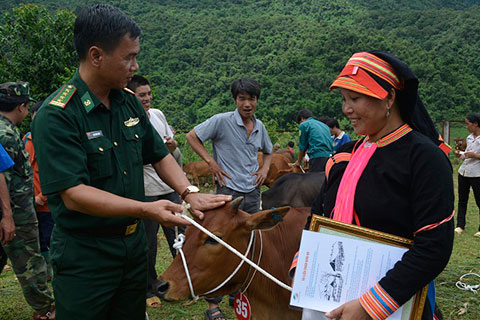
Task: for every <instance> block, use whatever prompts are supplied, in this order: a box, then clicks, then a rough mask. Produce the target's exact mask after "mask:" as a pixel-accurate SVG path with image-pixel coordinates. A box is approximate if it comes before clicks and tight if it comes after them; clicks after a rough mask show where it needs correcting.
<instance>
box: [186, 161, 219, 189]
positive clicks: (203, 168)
mask: <svg viewBox="0 0 480 320" xmlns="http://www.w3.org/2000/svg"><path fill="white" fill-rule="evenodd" d="M183 171H185V173H186V174H187V178H189V179H193V180H194V182H195V184H196V185H197V186H200V183H199V180H198V178H199V177H210V176H211V177H212V185H215V179H214V178H213V175H212V172H211V171H210V168H209V167H208V164H207V163H206V162H205V161H191V162H189V163H187V164H186V165H184V166H183Z"/></svg>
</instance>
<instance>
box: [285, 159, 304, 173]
mask: <svg viewBox="0 0 480 320" xmlns="http://www.w3.org/2000/svg"><path fill="white" fill-rule="evenodd" d="M288 166H289V167H295V166H297V165H296V164H295V162H294V163H289V164H288ZM298 167H299V168H300V170H301V171H302V173H305V170H303V167H302V165H299V166H298Z"/></svg>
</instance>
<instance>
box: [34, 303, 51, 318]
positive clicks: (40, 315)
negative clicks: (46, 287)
mask: <svg viewBox="0 0 480 320" xmlns="http://www.w3.org/2000/svg"><path fill="white" fill-rule="evenodd" d="M33 320H55V306H52V307H51V309H50V311H49V312H47V313H45V314H38V313H36V312H34V313H33Z"/></svg>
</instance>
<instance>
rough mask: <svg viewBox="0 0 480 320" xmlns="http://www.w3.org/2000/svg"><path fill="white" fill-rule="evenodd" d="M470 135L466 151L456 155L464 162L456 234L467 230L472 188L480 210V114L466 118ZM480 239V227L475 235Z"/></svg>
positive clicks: (459, 185)
mask: <svg viewBox="0 0 480 320" xmlns="http://www.w3.org/2000/svg"><path fill="white" fill-rule="evenodd" d="M465 124H466V126H467V130H468V132H470V135H469V136H468V138H467V148H466V149H465V151H459V150H457V151H455V155H456V156H457V157H459V158H460V159H462V160H464V161H463V163H462V165H461V166H460V168H459V169H458V213H457V227H456V228H455V233H456V234H461V233H462V232H463V231H464V230H465V222H466V221H465V215H466V212H467V203H468V195H469V193H470V187H472V189H473V194H474V196H475V202H476V203H477V206H478V207H479V208H480V114H478V113H471V114H469V115H467V117H466V118H465ZM473 236H474V237H478V238H480V227H479V229H478V231H477V233H475V234H474V235H473Z"/></svg>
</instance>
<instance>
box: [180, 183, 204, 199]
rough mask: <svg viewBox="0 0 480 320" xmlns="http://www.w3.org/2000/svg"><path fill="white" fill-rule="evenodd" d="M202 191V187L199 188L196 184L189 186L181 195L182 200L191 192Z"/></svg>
mask: <svg viewBox="0 0 480 320" xmlns="http://www.w3.org/2000/svg"><path fill="white" fill-rule="evenodd" d="M198 192H200V189H198V188H197V187H195V186H188V187H187V188H186V189H185V191H183V192H182V194H181V195H180V197H181V198H182V200H185V198H186V197H187V196H188V195H189V194H190V193H198Z"/></svg>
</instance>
